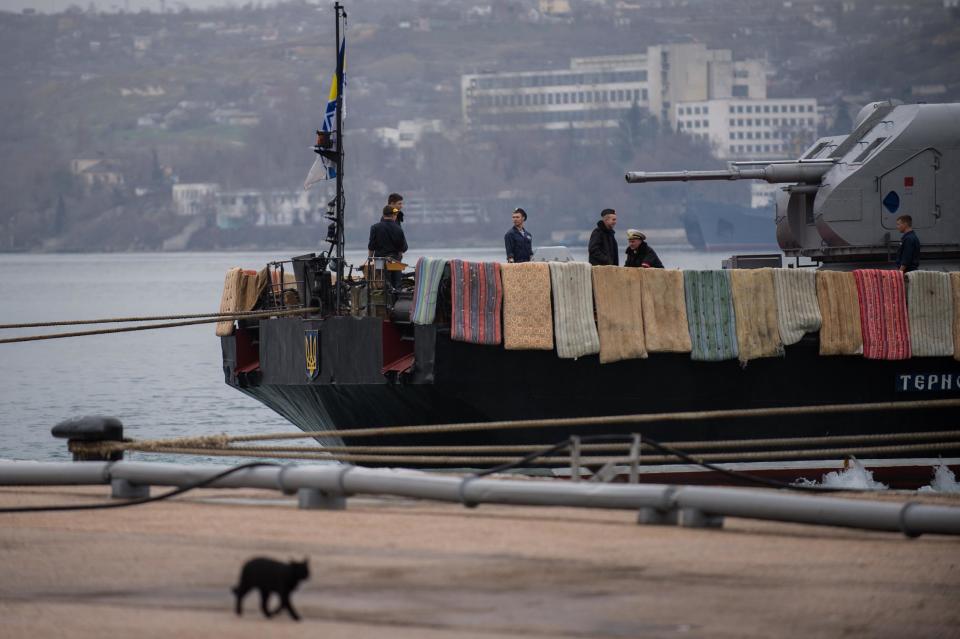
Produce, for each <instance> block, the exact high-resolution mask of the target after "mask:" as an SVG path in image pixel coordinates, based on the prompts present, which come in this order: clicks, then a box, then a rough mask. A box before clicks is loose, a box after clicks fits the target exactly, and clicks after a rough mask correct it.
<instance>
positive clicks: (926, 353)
mask: <svg viewBox="0 0 960 639" xmlns="http://www.w3.org/2000/svg"><path fill="white" fill-rule="evenodd" d="M906 279H907V309H908V313H909V318H910V348H911V351H912V352H913V356H914V357H944V356H947V357H949V356H951V355H953V291H952V290H951V287H950V274H949V273H937V272H934V271H913V272H912V273H907V274H906Z"/></svg>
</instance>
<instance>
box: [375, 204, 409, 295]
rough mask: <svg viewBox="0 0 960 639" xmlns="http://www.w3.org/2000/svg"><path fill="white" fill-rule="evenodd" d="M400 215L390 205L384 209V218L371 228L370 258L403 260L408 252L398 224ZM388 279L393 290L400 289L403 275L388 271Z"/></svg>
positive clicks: (398, 210)
mask: <svg viewBox="0 0 960 639" xmlns="http://www.w3.org/2000/svg"><path fill="white" fill-rule="evenodd" d="M399 213H400V209H397V208H394V207H392V206H389V205H388V206H385V207H383V217H382V218H381V219H380V221H379V222H377V223H376V224H374V225H373V226H371V227H370V240H369V241H368V242H367V251H368V255H369V257H386V258H389V259H391V260H395V261H397V262H399V261H401V260H402V259H403V254H404V253H406V252H407V238H406V237H405V236H404V234H403V229H402V228H400V225H399V224H397V215H398V214H399ZM387 277H388V279H389V281H390V284H391V285H392V286H393V288H399V287H400V282H401V281H402V279H403V273H402V272H401V271H387Z"/></svg>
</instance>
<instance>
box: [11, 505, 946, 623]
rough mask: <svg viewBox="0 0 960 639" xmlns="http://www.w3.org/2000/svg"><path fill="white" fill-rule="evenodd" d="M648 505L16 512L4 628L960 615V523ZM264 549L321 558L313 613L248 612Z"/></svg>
mask: <svg viewBox="0 0 960 639" xmlns="http://www.w3.org/2000/svg"><path fill="white" fill-rule="evenodd" d="M159 492H162V489H158V490H156V491H155V493H159ZM871 498H880V499H882V498H885V497H882V496H880V497H871ZM892 498H896V499H898V500H902V499H903V495H895V496H892ZM911 498H914V497H911ZM914 499H919V500H921V501H924V502H927V503H944V504H952V505H960V497H953V498H951V497H923V496H921V497H917V498H914ZM102 501H109V489H108V488H107V487H104V486H90V487H17V488H11V487H6V488H0V506H17V505H41V504H64V503H87V502H102ZM636 520H637V514H636V513H631V512H624V511H619V512H613V511H594V510H591V511H585V510H577V509H567V508H539V509H537V508H514V507H506V506H481V507H479V508H477V509H466V508H463V507H462V506H459V505H451V504H436V503H428V502H418V501H412V500H403V499H371V498H351V499H350V500H349V505H348V508H347V509H346V510H300V509H298V508H297V501H296V498H295V497H283V498H278V495H277V493H276V492H267V491H257V490H200V491H194V492H191V493H189V494H187V495H184V496H180V497H177V498H175V499H174V500H171V501H165V502H160V503H155V504H148V505H144V506H136V507H131V508H121V509H114V510H103V511H81V512H59V513H58V512H51V513H31V514H3V515H0V550H2V561H0V620H2V621H0V623H2V628H3V630H2V634H3V636H4V637H7V638H14V637H31V638H34V639H35V638H38V637H71V638H73V637H91V638H92V637H97V638H100V637H104V636H116V637H123V636H137V637H143V638H149V637H158V638H160V637H163V638H169V637H230V638H231V639H235V638H244V637H250V638H251V639H252V638H257V639H260V638H262V637H264V636H270V637H294V636H296V637H301V636H311V637H324V638H336V637H344V638H346V637H349V638H351V639H356V638H358V637H359V638H362V637H378V638H380V637H400V638H407V637H409V638H414V637H417V638H426V639H432V638H434V637H457V638H467V637H477V638H486V637H674V636H677V637H730V638H733V637H738V638H739V637H758V638H759V637H778V636H783V637H789V636H797V637H799V636H802V637H805V638H809V637H837V636H870V637H891V638H892V637H904V636H910V637H912V638H917V637H945V636H956V633H957V632H958V628H960V587H958V585H957V583H958V579H957V577H958V575H960V539H955V538H948V537H939V536H936V535H925V536H923V537H921V538H919V539H912V540H911V539H906V538H904V537H903V536H902V535H899V534H893V533H869V532H860V531H848V530H843V529H834V528H824V527H816V526H800V525H788V524H775V523H763V522H755V521H747V520H742V519H736V518H727V519H726V520H725V521H724V525H723V528H722V529H719V530H717V529H712V530H711V529H691V528H682V527H675V526H670V527H661V526H640V525H637V524H636ZM253 556H270V557H274V558H277V559H281V560H286V559H301V558H303V557H304V556H309V557H310V568H311V572H312V576H311V579H310V581H308V582H306V583H304V584H302V585H301V587H300V589H299V590H298V591H297V592H296V593H295V594H294V597H293V601H294V605H295V606H296V608H297V609H298V610H299V612H300V614H301V616H302V617H303V621H302V622H300V623H299V624H298V623H296V622H294V621H293V620H291V619H290V618H289V617H287V616H285V615H281V616H279V617H277V618H275V619H270V620H268V619H264V618H263V617H262V616H261V614H260V611H259V601H258V598H257V596H256V594H250V595H248V597H247V600H246V601H245V613H244V616H243V617H240V618H238V617H237V616H235V615H234V613H233V595H232V593H231V592H230V587H231V586H233V585H234V584H235V583H236V580H237V576H238V574H239V571H240V566H241V565H242V564H243V562H244V561H245V560H246V559H249V558H250V557H253Z"/></svg>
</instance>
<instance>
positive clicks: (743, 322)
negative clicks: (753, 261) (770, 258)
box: [730, 268, 783, 364]
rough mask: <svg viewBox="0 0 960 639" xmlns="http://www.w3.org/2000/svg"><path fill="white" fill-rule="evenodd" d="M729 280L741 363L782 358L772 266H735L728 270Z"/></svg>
mask: <svg viewBox="0 0 960 639" xmlns="http://www.w3.org/2000/svg"><path fill="white" fill-rule="evenodd" d="M730 283H731V287H732V289H733V309H734V313H735V315H736V319H737V347H738V351H739V359H740V363H741V364H746V363H747V362H749V361H750V360H751V359H758V358H760V357H782V356H783V342H781V341H780V329H779V327H778V325H777V294H776V292H775V291H774V286H773V269H769V268H760V269H749V270H748V269H736V270H734V271H730Z"/></svg>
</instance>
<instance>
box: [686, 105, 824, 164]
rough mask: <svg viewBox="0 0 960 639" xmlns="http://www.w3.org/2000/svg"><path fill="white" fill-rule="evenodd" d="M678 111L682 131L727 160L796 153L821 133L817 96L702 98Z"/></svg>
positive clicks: (798, 153) (780, 156)
mask: <svg viewBox="0 0 960 639" xmlns="http://www.w3.org/2000/svg"><path fill="white" fill-rule="evenodd" d="M674 109H675V111H674V121H675V122H676V126H677V130H678V131H680V132H682V133H686V134H687V135H690V136H693V137H694V138H697V139H700V140H703V141H704V142H708V143H709V144H710V146H711V148H712V149H713V154H714V155H715V156H716V157H718V158H723V159H742V158H756V159H761V160H765V159H773V158H784V157H797V156H799V155H800V153H801V152H802V151H803V150H804V148H806V147H807V146H808V145H809V144H810V143H811V142H813V141H814V140H815V139H816V137H817V101H816V99H814V98H792V99H786V98H784V99H779V98H765V99H741V98H727V99H719V100H700V101H693V102H679V103H677V104H676V106H675V107H674Z"/></svg>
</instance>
